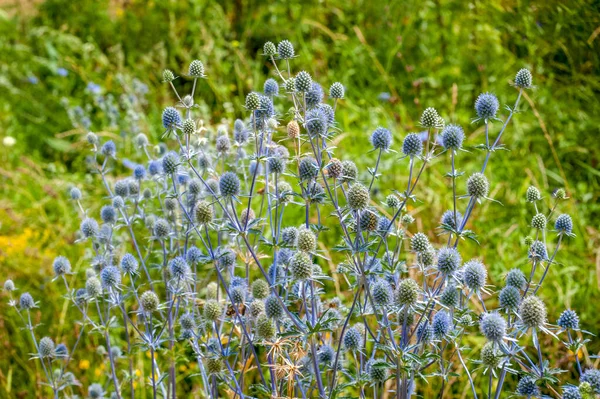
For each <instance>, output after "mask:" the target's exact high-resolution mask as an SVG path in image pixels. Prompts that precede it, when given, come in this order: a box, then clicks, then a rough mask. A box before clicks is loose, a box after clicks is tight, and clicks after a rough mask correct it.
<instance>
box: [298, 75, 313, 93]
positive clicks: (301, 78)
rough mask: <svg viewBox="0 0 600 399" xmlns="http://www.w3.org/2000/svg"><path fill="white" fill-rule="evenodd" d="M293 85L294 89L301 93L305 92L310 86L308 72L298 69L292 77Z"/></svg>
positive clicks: (310, 80)
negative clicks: (294, 76)
mask: <svg viewBox="0 0 600 399" xmlns="http://www.w3.org/2000/svg"><path fill="white" fill-rule="evenodd" d="M294 85H295V88H296V91H298V92H301V93H307V92H308V91H309V90H310V88H311V87H312V78H311V77H310V74H309V73H308V72H306V71H300V72H298V74H296V78H295V79H294Z"/></svg>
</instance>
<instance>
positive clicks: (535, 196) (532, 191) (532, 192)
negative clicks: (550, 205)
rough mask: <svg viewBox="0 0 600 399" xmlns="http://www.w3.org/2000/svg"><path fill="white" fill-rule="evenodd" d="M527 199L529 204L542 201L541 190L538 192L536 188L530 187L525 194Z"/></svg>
mask: <svg viewBox="0 0 600 399" xmlns="http://www.w3.org/2000/svg"><path fill="white" fill-rule="evenodd" d="M525 197H526V198H527V202H536V201H539V200H541V199H542V195H541V194H540V190H538V189H537V188H536V187H534V186H529V187H528V188H527V193H526V194H525Z"/></svg>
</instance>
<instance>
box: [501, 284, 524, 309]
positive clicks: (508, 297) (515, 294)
mask: <svg viewBox="0 0 600 399" xmlns="http://www.w3.org/2000/svg"><path fill="white" fill-rule="evenodd" d="M498 301H499V303H500V307H501V308H502V309H505V310H508V311H516V310H517V309H518V308H519V305H520V303H521V292H520V291H519V289H518V288H516V287H513V286H511V285H507V286H506V287H504V288H502V291H500V295H499V296H498Z"/></svg>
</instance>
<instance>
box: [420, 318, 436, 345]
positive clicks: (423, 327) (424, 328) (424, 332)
mask: <svg viewBox="0 0 600 399" xmlns="http://www.w3.org/2000/svg"><path fill="white" fill-rule="evenodd" d="M432 338H433V328H432V327H431V324H429V320H424V321H422V322H421V323H419V325H418V327H417V339H418V340H419V342H420V343H422V344H426V343H428V342H429V341H431V339H432Z"/></svg>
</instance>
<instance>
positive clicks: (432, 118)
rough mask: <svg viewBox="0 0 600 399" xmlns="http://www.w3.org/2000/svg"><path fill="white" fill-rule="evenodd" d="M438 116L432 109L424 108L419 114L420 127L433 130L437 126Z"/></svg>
mask: <svg viewBox="0 0 600 399" xmlns="http://www.w3.org/2000/svg"><path fill="white" fill-rule="evenodd" d="M439 117H440V116H439V114H438V112H437V111H436V110H435V108H433V107H429V108H426V109H425V111H423V113H422V114H421V121H420V122H421V126H423V127H426V128H434V127H438V126H439Z"/></svg>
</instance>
